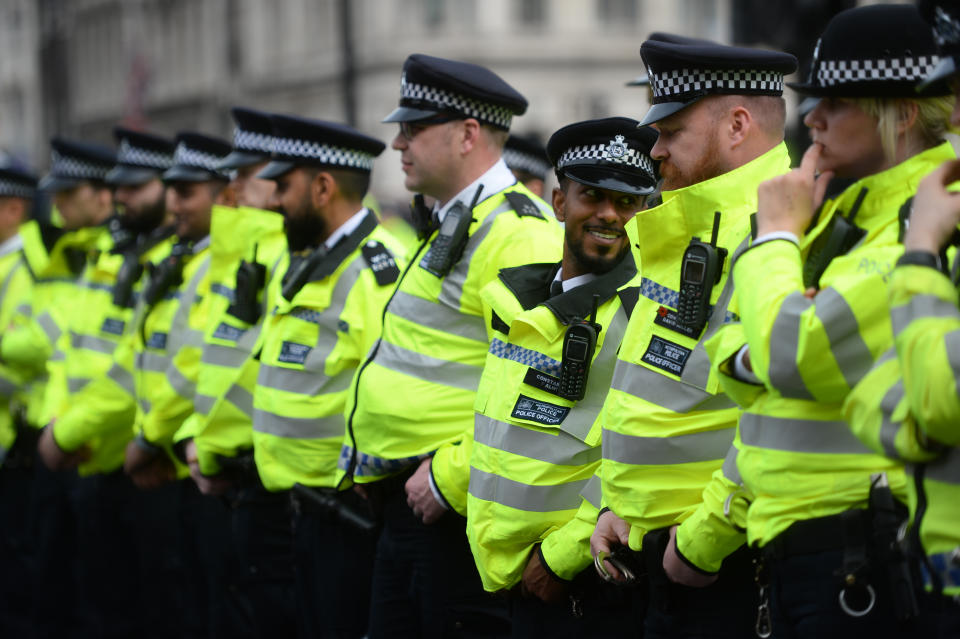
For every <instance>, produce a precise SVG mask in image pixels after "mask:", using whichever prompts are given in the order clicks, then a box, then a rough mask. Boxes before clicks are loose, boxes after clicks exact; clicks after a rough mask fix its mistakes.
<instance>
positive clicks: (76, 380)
mask: <svg viewBox="0 0 960 639" xmlns="http://www.w3.org/2000/svg"><path fill="white" fill-rule="evenodd" d="M89 382H90V380H89V379H88V378H85V377H68V378H67V392H68V393H70V394H71V395H73V394H74V393H79V392H80V391H81V390H83V387H84V386H86V385H87V384H88V383H89Z"/></svg>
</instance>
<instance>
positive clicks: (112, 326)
mask: <svg viewBox="0 0 960 639" xmlns="http://www.w3.org/2000/svg"><path fill="white" fill-rule="evenodd" d="M126 325H127V323H126V322H124V321H123V320H122V319H116V318H114V317H108V318H106V319H105V320H103V325H102V326H101V327H100V332H101V333H109V334H110V335H123V329H124V327H125V326H126Z"/></svg>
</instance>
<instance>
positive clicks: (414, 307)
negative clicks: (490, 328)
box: [388, 290, 487, 345]
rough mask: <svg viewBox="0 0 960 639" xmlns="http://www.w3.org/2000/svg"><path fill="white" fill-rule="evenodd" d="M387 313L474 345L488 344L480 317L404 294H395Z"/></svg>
mask: <svg viewBox="0 0 960 639" xmlns="http://www.w3.org/2000/svg"><path fill="white" fill-rule="evenodd" d="M388 312H389V313H390V314H392V315H396V316H397V317H402V318H403V319H405V320H407V321H409V322H413V323H414V324H419V325H421V326H426V327H427V328H432V329H433V330H435V331H441V332H444V333H450V334H451V335H457V336H459V337H463V338H466V339H470V340H473V341H475V342H483V343H484V345H486V343H487V329H486V328H485V326H484V324H483V318H482V317H476V316H474V315H466V314H464V313H461V312H460V311H459V310H457V309H453V308H450V307H449V306H446V305H444V304H442V303H439V302H431V301H430V300H425V299H423V298H422V297H417V296H416V295H411V294H410V293H407V292H406V291H399V290H398V291H396V292H395V293H394V295H393V299H392V300H390V306H389V307H388Z"/></svg>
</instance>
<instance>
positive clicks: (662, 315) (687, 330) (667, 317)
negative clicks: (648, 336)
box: [653, 306, 700, 339]
mask: <svg viewBox="0 0 960 639" xmlns="http://www.w3.org/2000/svg"><path fill="white" fill-rule="evenodd" d="M653 323H654V324H656V325H657V326H662V327H664V328H668V329H670V330H671V331H674V332H675V333H680V334H681V335H686V336H687V337H692V338H693V339H697V337H699V336H700V331H697V330H696V329H695V328H693V327H691V326H687V325H686V324H683V323H682V322H680V318H679V317H678V316H677V312H676V311H673V310H670V309H669V308H667V307H666V306H661V307H660V308H659V309H658V310H657V316H656V317H654V318H653Z"/></svg>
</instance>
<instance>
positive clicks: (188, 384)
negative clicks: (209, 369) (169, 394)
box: [167, 364, 197, 399]
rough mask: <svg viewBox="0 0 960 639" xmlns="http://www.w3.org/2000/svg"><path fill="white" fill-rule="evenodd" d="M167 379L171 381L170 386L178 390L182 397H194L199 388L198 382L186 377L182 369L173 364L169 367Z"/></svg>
mask: <svg viewBox="0 0 960 639" xmlns="http://www.w3.org/2000/svg"><path fill="white" fill-rule="evenodd" d="M167 381H168V382H170V386H172V387H173V390H175V391H177V395H179V396H180V397H185V398H187V399H192V398H193V395H194V393H195V392H196V390H197V384H196V382H194V381H191V380H189V379H187V378H186V377H184V375H183V373H182V372H181V371H180V369H179V368H177V367H176V366H175V365H173V364H171V365H170V368H168V369H167Z"/></svg>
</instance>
